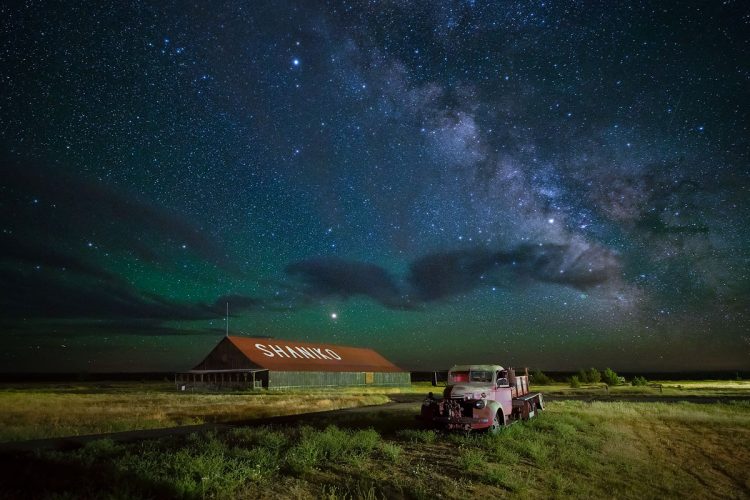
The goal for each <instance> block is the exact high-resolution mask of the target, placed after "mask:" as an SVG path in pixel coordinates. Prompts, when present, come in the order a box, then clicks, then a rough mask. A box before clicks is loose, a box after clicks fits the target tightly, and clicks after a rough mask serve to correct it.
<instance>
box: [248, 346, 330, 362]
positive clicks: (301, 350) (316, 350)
mask: <svg viewBox="0 0 750 500" xmlns="http://www.w3.org/2000/svg"><path fill="white" fill-rule="evenodd" d="M255 348H256V349H258V350H259V351H261V352H262V353H263V355H264V356H268V357H269V358H274V357H276V356H278V357H280V358H298V359H326V360H328V361H333V360H336V361H341V356H339V354H338V353H337V352H336V351H334V350H333V349H323V348H322V347H299V346H288V345H284V346H283V347H282V346H279V345H273V344H268V345H265V344H255ZM324 352H325V354H324ZM326 354H327V356H326ZM329 356H330V357H329Z"/></svg>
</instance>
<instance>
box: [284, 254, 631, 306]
mask: <svg viewBox="0 0 750 500" xmlns="http://www.w3.org/2000/svg"><path fill="white" fill-rule="evenodd" d="M286 271H287V273H289V274H290V275H292V276H296V277H297V278H299V279H300V280H301V281H302V283H303V286H304V288H303V290H302V293H303V294H304V296H305V297H306V298H308V299H317V298H322V297H327V296H338V297H342V298H348V297H352V296H364V297H369V298H371V299H373V300H375V301H376V302H378V303H380V304H382V305H384V306H386V307H389V308H394V309H414V308H416V307H418V306H419V305H420V304H423V303H427V302H434V301H438V300H441V299H447V298H450V297H454V296H457V295H460V294H463V293H469V292H471V291H473V290H475V289H477V288H480V287H482V286H490V285H501V284H502V285H503V286H510V285H508V279H507V278H508V277H512V278H513V279H514V282H515V283H520V282H524V281H537V282H543V283H555V284H559V285H563V286H569V287H572V288H575V289H578V290H590V289H592V288H595V287H599V286H603V285H617V284H618V283H619V280H620V275H621V272H622V271H621V266H620V262H619V259H618V258H617V256H616V255H615V254H614V253H613V252H612V251H610V250H608V249H606V248H604V247H601V246H597V245H590V244H586V243H584V242H581V241H577V240H573V241H571V242H570V243H569V244H566V245H552V244H542V245H522V246H519V247H517V248H515V249H513V250H510V251H491V250H489V249H486V248H472V249H465V250H456V251H450V252H435V253H431V254H427V255H425V256H423V257H420V258H419V259H417V260H415V261H413V262H412V263H411V265H410V266H409V273H408V276H407V278H406V284H405V285H403V286H399V284H398V282H397V280H396V279H395V278H394V277H393V276H392V275H391V274H390V273H388V271H386V270H385V269H383V268H382V267H379V266H376V265H373V264H367V263H362V262H356V261H347V260H343V259H332V258H329V259H313V260H306V261H302V262H297V263H294V264H290V265H289V266H287V268H286Z"/></svg>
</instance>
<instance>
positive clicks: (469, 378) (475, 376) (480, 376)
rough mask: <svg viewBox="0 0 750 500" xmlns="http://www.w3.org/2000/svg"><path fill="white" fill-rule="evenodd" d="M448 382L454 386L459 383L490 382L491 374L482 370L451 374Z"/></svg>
mask: <svg viewBox="0 0 750 500" xmlns="http://www.w3.org/2000/svg"><path fill="white" fill-rule="evenodd" d="M450 381H451V383H454V384H456V383H460V382H492V372H490V371H484V370H471V371H468V372H452V373H451V379H450Z"/></svg>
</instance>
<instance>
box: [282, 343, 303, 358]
mask: <svg viewBox="0 0 750 500" xmlns="http://www.w3.org/2000/svg"><path fill="white" fill-rule="evenodd" d="M284 347H286V350H287V351H289V354H291V355H292V357H293V358H301V357H302V356H300V355H299V354H297V351H295V350H294V349H292V348H291V347H289V346H288V345H287V346H284Z"/></svg>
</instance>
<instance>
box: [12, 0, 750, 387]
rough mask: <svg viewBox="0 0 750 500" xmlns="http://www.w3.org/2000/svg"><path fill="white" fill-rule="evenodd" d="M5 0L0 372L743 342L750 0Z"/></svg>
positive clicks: (737, 348) (474, 358) (669, 363)
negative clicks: (231, 344)
mask: <svg viewBox="0 0 750 500" xmlns="http://www.w3.org/2000/svg"><path fill="white" fill-rule="evenodd" d="M10 4H13V5H9V3H3V4H2V5H1V6H0V141H1V143H0V144H1V148H0V151H1V156H0V161H1V163H0V165H1V168H2V176H0V213H1V214H2V218H1V219H0V345H2V349H0V371H5V372H8V371H56V370H62V371H68V372H84V371H117V370H126V371H133V370H148V371H162V370H163V371H168V370H184V369H189V368H191V367H192V366H193V365H194V364H195V363H196V362H197V361H198V360H199V359H200V358H201V357H202V356H204V355H205V354H206V353H207V352H208V350H209V349H210V348H211V347H212V346H213V345H214V344H215V343H216V342H217V341H218V340H220V338H221V337H222V336H223V335H224V330H225V327H226V323H225V318H224V316H225V308H226V303H227V302H229V308H230V318H229V327H230V330H231V331H232V332H233V334H237V335H249V336H250V335H251V336H273V337H276V338H280V339H291V340H300V341H312V342H316V341H319V342H329V343H341V344H345V345H353V346H364V347H371V348H374V349H376V350H378V351H379V352H381V353H382V354H383V355H384V356H386V357H387V358H389V359H390V360H392V361H393V362H395V363H397V364H400V365H401V366H402V367H405V368H409V369H431V368H440V369H444V368H447V367H448V366H449V365H450V364H452V363H456V362H489V361H493V362H499V363H501V364H504V365H515V366H522V365H529V366H532V367H541V368H543V369H547V370H561V369H576V368H579V367H582V366H598V367H601V368H603V367H604V366H611V367H612V368H614V369H616V370H621V371H637V370H652V371H653V370H716V369H747V368H748V367H750V333H748V332H750V316H749V314H750V310H749V309H750V307H749V306H750V279H749V276H748V274H749V268H750V266H749V263H750V238H749V237H748V229H749V224H748V220H749V219H750V203H748V200H750V196H749V195H750V193H749V192H748V187H749V186H750V182H749V181H750V130H749V128H750V120H749V118H750V90H749V89H750V35H749V34H750V9H748V5H747V3H746V2H744V1H724V2H719V1H715V2H690V1H686V2H682V1H680V2H661V1H654V2H647V1H634V2H610V1H601V2H580V1H560V2H557V1H536V2H509V1H499V2H479V1H476V2H473V1H468V2H446V3H443V2H435V1H430V2H420V3H418V4H411V3H407V2H402V1H390V2H389V1H383V2H369V3H365V2H361V3H360V2H346V3H344V2H321V3H315V2H298V3H295V2H280V1H273V2H237V1H229V2H206V3H203V4H197V5H195V4H188V3H179V2H178V3H158V4H157V3H150V2H138V1H122V2H121V1H111V2H86V3H80V4H79V5H77V6H76V5H75V3H74V2H46V1H45V2H34V1H28V2H23V5H19V4H21V2H10Z"/></svg>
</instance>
